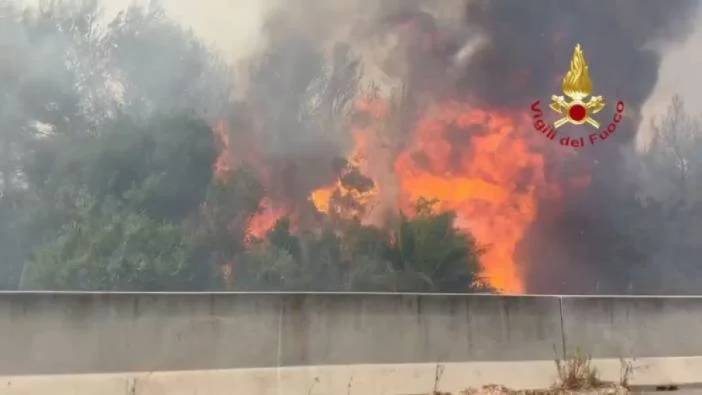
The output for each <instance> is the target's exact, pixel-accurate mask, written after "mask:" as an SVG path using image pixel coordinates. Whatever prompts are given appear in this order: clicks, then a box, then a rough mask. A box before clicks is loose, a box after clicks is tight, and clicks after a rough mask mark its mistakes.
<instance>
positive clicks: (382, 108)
mask: <svg viewBox="0 0 702 395" xmlns="http://www.w3.org/2000/svg"><path fill="white" fill-rule="evenodd" d="M354 114H355V115H356V118H357V120H356V122H354V125H353V126H352V129H351V134H352V136H353V140H354V144H353V150H352V152H351V154H350V155H349V162H348V163H347V164H346V165H345V166H344V167H343V168H342V169H340V170H339V171H338V173H339V174H338V177H337V180H336V181H334V182H333V183H332V184H330V185H327V186H324V187H321V188H319V189H317V190H315V191H313V192H312V193H311V194H310V200H311V201H312V203H313V204H314V206H315V208H316V209H317V211H319V212H320V213H324V214H330V213H333V214H335V215H337V216H339V217H342V218H354V217H355V218H360V219H364V217H365V215H366V214H368V212H369V208H370V205H371V203H372V201H373V200H374V199H375V197H376V196H377V195H378V191H379V188H378V185H377V183H375V182H374V181H373V180H372V179H371V178H368V177H367V176H366V174H370V173H371V172H373V171H374V168H375V166H374V165H375V163H373V162H372V160H371V159H370V158H369V156H370V153H371V152H372V150H373V148H374V147H373V146H372V144H373V143H377V141H376V137H377V135H378V133H377V130H376V127H377V126H378V125H377V123H378V122H380V121H382V120H384V119H385V118H386V117H387V114H388V106H387V102H386V101H384V100H381V99H379V98H375V97H364V98H362V99H360V100H357V101H356V102H355V103H354Z"/></svg>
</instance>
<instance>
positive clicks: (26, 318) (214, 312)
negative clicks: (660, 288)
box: [0, 293, 563, 375]
mask: <svg viewBox="0 0 702 395" xmlns="http://www.w3.org/2000/svg"><path fill="white" fill-rule="evenodd" d="M0 334H2V336H0V355H2V357H1V358H0V375H3V374H4V375H8V374H58V373H97V372H124V371H155V370H195V369H198V370H199V369H227V368H238V367H275V366H294V365H329V364H368V363H421V362H437V361H442V362H461V361H476V360H478V361H480V360H492V361H503V360H533V359H542V360H552V359H553V358H554V356H555V355H560V353H562V344H563V342H562V333H561V317H560V301H559V300H558V298H551V297H508V296H492V295H472V296H467V295H412V294H250V293H223V294H114V293H95V294H90V293H84V294H70V293H15V294H12V293H7V294H4V295H0Z"/></svg>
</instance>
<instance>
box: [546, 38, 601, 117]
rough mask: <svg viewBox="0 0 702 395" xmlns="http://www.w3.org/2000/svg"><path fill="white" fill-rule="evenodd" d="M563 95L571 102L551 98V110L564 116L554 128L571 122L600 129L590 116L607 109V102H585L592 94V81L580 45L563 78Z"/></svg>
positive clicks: (560, 97) (599, 98) (596, 99)
mask: <svg viewBox="0 0 702 395" xmlns="http://www.w3.org/2000/svg"><path fill="white" fill-rule="evenodd" d="M563 93H564V94H565V95H566V96H568V97H569V98H570V99H571V100H570V101H568V100H567V99H565V98H564V97H563V96H556V95H553V96H551V106H550V107H551V109H552V110H554V111H555V112H557V113H559V114H561V115H562V116H563V118H561V119H559V120H557V121H556V122H554V123H553V126H555V127H556V128H559V127H561V126H563V125H565V124H566V123H569V122H570V123H572V124H574V125H581V124H583V123H586V122H587V123H589V124H590V125H592V126H593V127H595V128H599V127H600V124H599V123H598V122H597V121H596V120H594V119H592V117H591V116H590V115H591V114H597V113H598V112H600V111H601V110H602V109H603V108H604V107H605V101H604V99H603V98H602V96H592V97H590V99H589V100H587V101H586V100H585V99H586V98H587V97H588V96H590V94H592V80H591V79H590V71H589V69H588V66H587V62H586V61H585V55H584V54H583V50H582V48H581V47H580V44H577V45H576V46H575V51H574V52H573V58H572V59H571V61H570V70H568V73H566V75H565V77H563Z"/></svg>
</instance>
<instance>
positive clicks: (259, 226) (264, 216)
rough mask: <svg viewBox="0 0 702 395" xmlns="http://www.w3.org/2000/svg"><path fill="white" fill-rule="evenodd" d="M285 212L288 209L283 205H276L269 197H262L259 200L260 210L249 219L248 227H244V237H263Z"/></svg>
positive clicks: (286, 212)
mask: <svg viewBox="0 0 702 395" xmlns="http://www.w3.org/2000/svg"><path fill="white" fill-rule="evenodd" d="M287 214H288V210H286V209H285V208H284V207H276V206H274V205H273V203H272V202H271V200H270V199H269V198H264V199H263V200H262V201H261V210H260V211H259V212H258V213H257V214H256V215H254V216H253V217H251V219H249V223H248V227H247V228H246V239H248V240H250V239H252V238H256V239H261V238H263V237H264V236H265V235H266V233H268V231H269V230H271V229H272V228H273V226H274V225H275V224H276V222H278V220H279V219H281V218H283V217H284V216H286V215H287Z"/></svg>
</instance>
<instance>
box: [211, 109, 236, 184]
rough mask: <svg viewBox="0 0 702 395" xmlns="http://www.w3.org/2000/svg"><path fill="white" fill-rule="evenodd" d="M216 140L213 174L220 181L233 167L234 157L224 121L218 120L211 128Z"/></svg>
mask: <svg viewBox="0 0 702 395" xmlns="http://www.w3.org/2000/svg"><path fill="white" fill-rule="evenodd" d="M212 130H213V132H214V134H215V138H216V142H217V150H218V154H217V159H216V160H215V163H214V169H213V170H214V176H215V178H216V179H218V180H220V181H224V180H225V179H226V177H227V175H229V174H230V172H231V171H232V170H233V169H234V158H233V155H232V147H231V145H230V139H229V130H228V129H227V124H226V122H225V121H219V122H217V124H216V125H215V127H214V128H213V129H212Z"/></svg>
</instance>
